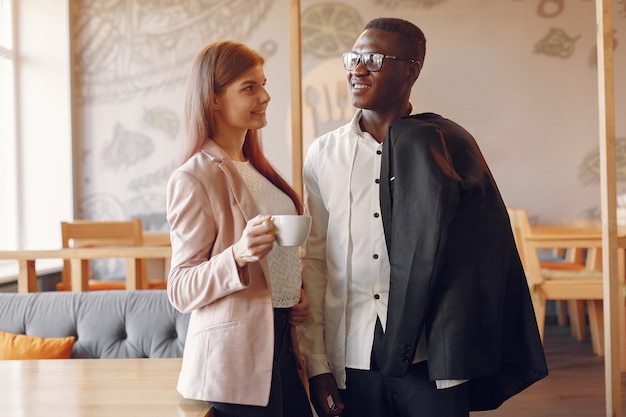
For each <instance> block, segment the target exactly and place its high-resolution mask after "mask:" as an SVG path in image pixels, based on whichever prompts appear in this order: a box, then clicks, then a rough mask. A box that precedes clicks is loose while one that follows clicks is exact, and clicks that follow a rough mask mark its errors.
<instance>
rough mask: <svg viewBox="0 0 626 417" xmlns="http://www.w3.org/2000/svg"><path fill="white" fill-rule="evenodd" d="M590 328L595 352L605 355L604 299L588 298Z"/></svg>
mask: <svg viewBox="0 0 626 417" xmlns="http://www.w3.org/2000/svg"><path fill="white" fill-rule="evenodd" d="M587 310H588V311H589V329H590V333H591V346H592V348H593V353H595V354H596V355H598V356H604V316H603V314H604V313H603V309H602V300H588V301H587Z"/></svg>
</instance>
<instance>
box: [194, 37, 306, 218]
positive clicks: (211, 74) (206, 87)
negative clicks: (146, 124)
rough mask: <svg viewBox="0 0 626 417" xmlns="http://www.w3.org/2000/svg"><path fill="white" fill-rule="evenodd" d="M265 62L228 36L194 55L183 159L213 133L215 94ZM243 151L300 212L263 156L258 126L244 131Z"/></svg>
mask: <svg viewBox="0 0 626 417" xmlns="http://www.w3.org/2000/svg"><path fill="white" fill-rule="evenodd" d="M264 62H265V59H264V58H263V57H262V56H261V55H260V54H259V53H257V52H256V51H254V50H252V49H250V48H248V47H247V46H245V45H243V44H241V43H239V42H234V41H229V40H221V41H216V42H212V43H209V44H208V45H206V46H205V47H204V48H203V49H202V50H201V51H200V52H199V53H198V54H197V55H196V58H195V59H194V61H193V63H192V66H191V70H190V72H189V77H188V78H187V94H186V98H185V127H186V136H185V142H184V153H183V155H184V156H183V161H182V162H183V163H185V162H186V161H187V160H188V159H189V158H191V157H192V156H193V155H195V154H196V153H197V152H198V151H200V149H202V147H203V146H204V144H205V143H206V141H207V140H211V138H212V137H213V135H214V134H215V118H214V115H213V112H212V110H211V107H210V104H211V103H212V102H213V100H214V98H215V97H216V96H219V95H220V94H222V93H223V92H224V90H226V87H228V85H229V84H230V83H232V82H233V81H234V80H235V79H236V78H237V77H239V76H240V75H241V74H243V73H244V72H246V71H247V70H249V69H250V68H253V67H255V66H256V65H263V64H264ZM243 153H244V155H245V156H246V157H247V158H248V160H249V161H250V163H251V164H252V165H253V166H254V167H255V168H256V169H257V170H258V171H259V172H260V173H261V174H262V175H263V176H264V177H266V178H267V179H268V180H269V181H270V182H271V183H272V184H274V185H275V186H276V187H278V188H279V189H280V190H282V191H283V192H284V193H285V194H287V195H288V196H289V197H290V198H291V200H292V201H293V203H294V205H295V206H296V212H297V213H298V214H302V213H303V211H304V209H303V205H302V200H301V199H300V196H299V195H298V193H296V192H295V190H294V189H293V188H291V186H290V185H289V184H288V183H287V181H285V179H284V178H283V177H282V176H281V175H280V174H279V173H278V171H277V170H276V169H275V168H274V167H273V166H272V164H271V163H270V161H268V159H267V158H266V157H265V154H264V153H263V147H262V143H261V137H260V134H259V131H258V130H256V129H249V130H248V132H247V133H246V138H245V141H244V145H243Z"/></svg>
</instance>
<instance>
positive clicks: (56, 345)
mask: <svg viewBox="0 0 626 417" xmlns="http://www.w3.org/2000/svg"><path fill="white" fill-rule="evenodd" d="M75 340H76V338H75V337H74V336H68V337H39V336H27V335H25V334H13V333H7V332H3V331H0V359H70V357H71V354H72V347H73V346H74V341H75Z"/></svg>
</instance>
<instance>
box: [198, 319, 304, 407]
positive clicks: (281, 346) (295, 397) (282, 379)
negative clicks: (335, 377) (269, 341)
mask: <svg viewBox="0 0 626 417" xmlns="http://www.w3.org/2000/svg"><path fill="white" fill-rule="evenodd" d="M209 404H210V405H211V406H212V407H213V408H215V411H216V412H215V417H296V416H297V417H313V413H312V412H311V405H310V403H309V397H308V396H307V393H306V390H305V389H304V386H303V385H302V380H301V379H300V376H299V374H298V368H297V366H296V360H295V357H294V356H293V352H292V350H291V334H290V324H289V309H287V308H276V309H274V364H273V366H272V386H271V388H270V400H269V404H268V405H267V407H256V406H250V405H240V404H226V403H216V402H209Z"/></svg>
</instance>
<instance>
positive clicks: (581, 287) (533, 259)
mask: <svg viewBox="0 0 626 417" xmlns="http://www.w3.org/2000/svg"><path fill="white" fill-rule="evenodd" d="M508 212H509V217H510V220H511V227H512V229H513V233H514V236H515V242H516V244H517V249H518V252H519V254H520V258H521V260H522V263H523V265H524V271H525V273H526V279H527V280H528V285H529V288H530V292H531V295H532V299H533V306H534V309H535V316H536V317H537V326H538V327H539V333H540V334H541V337H542V339H543V335H544V327H545V316H546V303H547V301H548V300H556V301H560V300H566V301H572V300H575V302H580V301H577V300H586V303H587V311H588V314H589V328H590V331H591V340H592V345H593V348H594V352H595V353H596V354H598V355H602V354H603V351H604V350H603V331H602V330H603V316H602V298H603V292H602V285H603V284H602V271H600V270H599V269H597V268H596V255H597V252H598V250H599V249H600V248H601V244H602V242H601V241H598V246H597V247H590V248H587V253H588V255H587V259H586V263H585V268H584V269H550V268H547V267H545V265H544V267H542V265H541V263H540V261H539V256H538V253H537V249H538V248H537V247H536V246H535V245H534V244H533V243H532V239H529V238H531V237H532V229H531V226H530V221H529V219H528V213H527V212H526V210H524V209H514V208H508ZM570 305H572V304H571V303H570ZM571 318H572V319H574V320H583V325H584V313H583V317H582V318H581V317H580V316H579V317H571ZM576 325H577V326H579V325H580V323H576Z"/></svg>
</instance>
